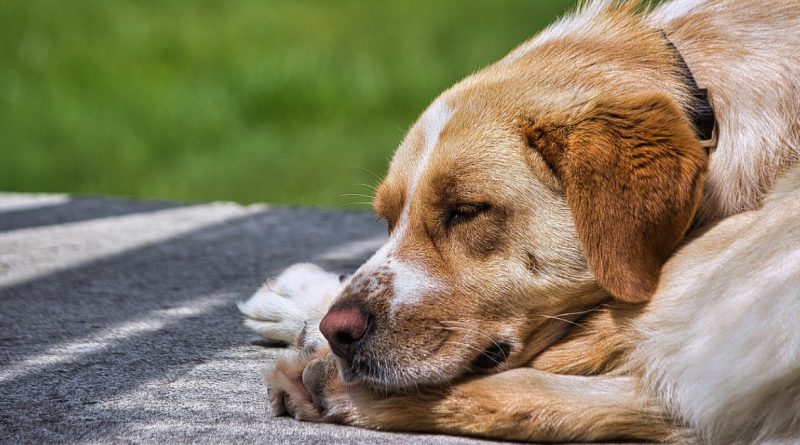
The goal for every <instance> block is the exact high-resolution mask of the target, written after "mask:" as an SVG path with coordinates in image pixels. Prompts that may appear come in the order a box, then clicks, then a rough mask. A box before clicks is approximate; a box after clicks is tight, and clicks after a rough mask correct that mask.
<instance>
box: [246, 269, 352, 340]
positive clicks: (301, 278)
mask: <svg viewBox="0 0 800 445" xmlns="http://www.w3.org/2000/svg"><path fill="white" fill-rule="evenodd" d="M342 286H343V279H342V277H341V276H339V275H337V274H334V273H331V272H326V271H324V270H322V269H320V268H319V267H318V266H316V265H314V264H310V263H299V264H295V265H293V266H291V267H289V268H288V269H286V270H285V271H283V272H282V273H281V274H280V275H278V276H277V277H276V278H273V279H271V280H269V281H268V282H267V283H266V284H265V285H264V286H262V287H261V289H259V290H258V291H257V292H256V293H255V294H254V295H253V296H252V297H250V299H249V300H247V301H246V302H241V303H239V304H238V306H239V311H241V313H242V314H243V315H244V317H245V318H244V320H243V323H244V325H245V326H246V327H248V328H250V329H252V330H254V331H256V332H257V333H258V334H259V335H261V336H262V337H265V338H267V339H269V340H275V341H279V342H282V343H288V344H291V343H292V342H293V341H294V339H295V338H296V337H297V336H298V335H299V334H300V333H301V331H302V330H303V327H304V326H305V324H306V321H307V320H310V319H315V318H319V317H321V316H322V315H323V314H324V313H325V312H326V311H327V310H328V307H329V306H330V304H331V301H333V299H334V298H335V297H336V295H337V294H338V293H339V291H340V290H341V288H342Z"/></svg>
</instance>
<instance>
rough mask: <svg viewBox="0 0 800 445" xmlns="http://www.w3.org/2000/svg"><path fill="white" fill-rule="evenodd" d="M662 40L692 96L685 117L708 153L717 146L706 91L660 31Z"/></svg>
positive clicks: (715, 128)
mask: <svg viewBox="0 0 800 445" xmlns="http://www.w3.org/2000/svg"><path fill="white" fill-rule="evenodd" d="M661 34H662V35H663V36H664V40H666V41H667V48H669V49H670V50H671V51H672V52H673V53H674V54H675V63H676V65H677V66H678V68H679V69H680V70H681V73H682V75H683V82H684V83H685V84H686V86H687V87H689V94H690V95H691V96H692V99H693V100H692V102H691V103H690V104H689V106H687V108H686V110H685V111H686V115H687V116H689V120H690V121H691V122H692V126H693V127H694V133H695V135H696V136H697V139H698V140H699V141H700V145H701V146H702V147H703V148H705V149H706V151H710V150H712V149H714V148H716V146H717V120H716V118H715V117H714V108H713V107H712V106H711V101H710V100H709V95H708V90H707V89H705V88H700V87H699V86H698V85H697V81H696V80H695V79H694V76H693V75H692V71H691V70H690V69H689V65H687V64H686V60H685V59H684V58H683V56H682V55H681V52H680V51H678V48H676V47H675V44H674V43H672V41H671V40H669V38H668V37H667V34H666V33H665V32H664V31H663V30H661Z"/></svg>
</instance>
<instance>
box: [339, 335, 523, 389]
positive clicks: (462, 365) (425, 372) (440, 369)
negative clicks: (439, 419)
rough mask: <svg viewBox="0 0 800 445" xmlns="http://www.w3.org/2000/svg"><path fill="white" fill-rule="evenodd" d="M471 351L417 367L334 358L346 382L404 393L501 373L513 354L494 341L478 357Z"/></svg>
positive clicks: (431, 360)
mask: <svg viewBox="0 0 800 445" xmlns="http://www.w3.org/2000/svg"><path fill="white" fill-rule="evenodd" d="M472 349H476V348H472ZM472 349H468V350H465V351H462V352H463V357H462V356H458V357H456V356H451V357H446V358H445V357H440V358H439V359H438V360H436V359H431V358H429V359H427V360H425V363H424V364H420V365H418V366H413V365H412V366H403V365H402V364H397V363H394V364H389V363H391V362H389V363H387V359H386V358H385V357H384V358H382V359H381V360H375V359H372V358H370V357H365V356H357V357H355V359H354V360H353V361H352V362H350V361H347V360H344V359H342V358H340V357H338V356H335V358H336V367H337V369H338V371H339V376H340V377H341V379H342V381H343V382H344V383H346V384H348V385H364V386H368V387H371V388H373V389H377V390H380V391H384V392H402V391H404V390H409V389H411V390H415V391H416V390H418V389H419V388H423V387H441V386H446V385H448V384H451V383H453V382H454V381H457V380H460V379H463V378H465V377H469V376H475V375H478V374H487V373H493V372H498V371H500V370H502V369H504V368H505V362H506V360H507V359H508V356H509V352H510V346H508V345H507V343H503V342H494V343H493V344H492V345H491V346H490V347H488V348H487V349H486V351H483V352H481V353H480V354H478V355H477V356H475V354H473V352H474V351H473V350H472Z"/></svg>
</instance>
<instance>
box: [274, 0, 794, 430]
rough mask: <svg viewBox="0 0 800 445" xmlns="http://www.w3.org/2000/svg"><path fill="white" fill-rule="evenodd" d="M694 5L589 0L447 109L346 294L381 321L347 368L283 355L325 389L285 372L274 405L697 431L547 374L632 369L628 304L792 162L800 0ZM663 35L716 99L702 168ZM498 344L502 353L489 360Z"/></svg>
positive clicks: (493, 424)
mask: <svg viewBox="0 0 800 445" xmlns="http://www.w3.org/2000/svg"><path fill="white" fill-rule="evenodd" d="M685 1H686V0H679V1H678V2H674V3H673V4H667V5H665V6H662V7H660V8H659V9H657V10H656V11H655V12H652V13H645V14H642V13H639V12H637V11H638V10H639V7H638V2H613V1H612V2H592V3H589V4H587V5H585V6H584V7H583V8H582V10H581V11H579V12H578V13H577V14H576V15H574V16H571V17H568V18H565V19H564V20H562V21H561V22H559V23H557V24H555V25H553V26H552V27H550V28H549V29H547V30H545V31H544V32H543V33H542V34H540V35H539V36H537V37H535V38H533V39H532V40H531V41H529V42H526V43H524V44H523V45H522V46H520V47H519V48H518V49H516V50H514V51H512V52H511V53H510V54H509V55H508V56H506V57H505V58H503V59H501V60H500V61H499V62H497V63H496V64H494V65H491V66H489V67H487V68H485V69H484V70H482V71H480V72H478V73H476V74H474V75H472V76H470V77H468V78H467V79H465V80H464V81H462V82H461V83H459V84H457V85H456V86H454V87H452V88H451V89H449V90H447V91H446V92H444V93H443V94H442V95H441V96H440V97H439V98H437V99H436V101H435V102H434V104H433V105H432V106H431V108H429V110H428V111H426V113H424V114H423V116H422V117H421V118H420V121H419V122H418V123H417V124H415V125H414V126H413V127H412V129H411V130H410V131H409V134H408V136H407V137H406V139H405V140H404V141H403V143H402V144H401V145H400V147H399V148H398V150H397V152H396V153H395V156H394V158H393V160H392V162H391V165H390V167H389V171H388V173H387V175H386V178H385V179H384V181H383V183H382V184H381V186H380V187H379V189H378V192H377V195H376V197H375V202H374V204H375V210H376V212H377V214H378V215H379V216H380V217H382V218H384V219H386V220H387V222H388V224H389V229H390V241H389V243H387V246H385V248H384V249H382V250H381V251H379V253H377V254H376V256H375V257H373V259H372V260H370V261H369V262H368V263H367V264H365V266H363V267H362V268H361V269H359V271H357V272H356V274H355V275H354V276H353V279H352V280H351V281H350V283H349V284H348V285H347V286H346V287H345V288H344V290H343V291H342V293H341V294H340V295H339V297H338V298H337V301H338V302H343V301H348V302H351V303H354V304H359V305H361V307H363V308H364V310H365V311H366V312H368V313H370V314H371V315H372V325H371V326H372V328H371V329H372V330H371V331H370V334H369V335H368V336H365V338H364V340H363V341H361V342H360V343H359V346H358V347H359V349H358V354H356V358H355V359H354V360H353V362H352V363H346V362H345V361H343V360H341V359H337V360H338V367H339V370H340V375H339V376H338V377H337V376H336V375H334V374H333V373H332V372H331V370H332V369H333V368H332V360H333V358H332V357H331V356H330V354H329V353H328V352H327V351H326V350H321V352H320V351H317V352H316V353H315V354H311V355H309V354H305V355H304V354H300V355H298V356H294V357H289V358H287V359H286V360H287V361H290V362H291V361H293V362H294V365H292V366H294V367H292V368H291V369H295V370H296V369H297V367H300V368H303V369H306V370H307V371H308V372H307V373H306V372H303V376H302V379H303V383H304V384H305V387H306V389H308V388H309V387H314V388H316V390H315V391H311V392H312V394H311V395H310V396H308V395H306V394H305V390H302V391H301V390H300V389H297V388H295V387H294V386H292V385H294V384H295V383H296V382H297V381H298V379H299V376H297V375H295V376H294V377H293V379H294V380H292V378H283V377H282V373H283V372H284V371H282V370H285V369H288V368H287V366H288V365H285V364H281V365H279V366H278V370H279V371H278V373H277V374H275V375H274V379H275V380H274V381H275V382H276V383H274V384H273V387H274V388H277V393H276V394H278V395H273V402H274V403H277V404H280V403H281V401H282V400H283V398H285V397H288V399H289V400H293V399H294V397H295V396H294V394H295V393H296V395H297V398H298V400H300V401H301V403H300V404H298V406H301V407H302V409H303V410H305V409H306V408H307V402H308V397H311V399H312V403H313V404H314V406H315V407H316V409H317V410H318V414H317V417H318V418H317V419H316V420H325V421H339V422H345V423H350V424H355V425H361V426H366V427H370V428H379V429H400V430H420V431H437V432H446V433H455V434H469V435H478V436H485V437H495V438H504V439H516V440H548V441H549V440H553V441H566V440H614V439H643V440H652V441H668V440H674V439H676V438H678V437H682V438H684V439H686V438H687V437H688V436H685V434H687V433H686V431H685V430H684V429H683V427H682V426H681V425H680V423H679V422H676V421H674V420H672V419H670V417H669V416H668V415H667V414H666V413H668V412H669V407H667V406H664V405H662V404H660V403H659V402H658V401H657V400H655V399H654V398H652V394H651V393H648V392H646V391H645V392H642V393H639V392H637V386H636V381H637V380H636V379H635V378H631V377H624V376H619V375H615V376H609V375H606V376H603V377H592V378H587V377H578V376H555V375H552V374H547V373H544V372H542V371H541V370H547V371H551V372H556V373H573V374H584V375H592V374H600V373H609V372H611V373H615V374H623V373H628V374H630V373H634V374H633V375H639V373H640V372H641V371H642V370H641V369H635V368H636V367H635V365H634V363H641V361H636V362H631V360H630V355H629V353H630V350H631V349H632V348H633V347H634V346H635V345H636V343H637V342H638V340H639V336H638V335H637V334H635V333H634V330H633V329H632V327H631V326H632V325H633V323H634V322H635V320H637V319H639V318H640V317H641V316H642V314H646V313H647V310H648V309H647V307H648V306H645V305H642V304H639V305H636V304H631V303H642V302H646V301H647V300H648V299H649V298H650V297H651V296H652V295H653V292H654V291H655V290H656V288H657V286H658V283H659V279H660V278H659V277H660V275H659V274H660V272H661V268H662V265H663V264H664V262H665V261H667V260H668V258H669V257H670V255H672V253H673V252H674V250H675V249H676V247H677V246H678V244H679V243H680V242H681V241H682V240H683V239H684V234H685V232H686V231H687V228H688V227H689V225H690V224H694V225H693V227H694V230H695V232H694V233H693V234H692V236H696V235H697V234H699V233H701V231H702V230H706V229H708V228H709V227H711V226H712V225H713V224H714V223H715V222H717V221H719V220H720V219H721V218H724V217H727V216H730V215H733V214H736V213H738V212H742V211H746V210H753V209H756V208H758V206H760V205H761V202H762V199H763V196H764V194H765V193H766V192H767V191H769V190H770V188H771V187H772V184H773V182H774V180H775V178H776V177H778V176H779V175H780V174H781V172H783V171H785V170H786V169H788V168H789V167H790V166H792V165H794V164H796V162H797V160H798V158H799V157H800V156H798V153H800V124H798V119H797V116H798V115H800V59H799V58H798V57H800V56H798V51H797V48H798V47H800V2H798V1H796V0H792V1H785V2H778V3H772V2H759V1H755V0H727V1H726V0H719V1H710V2H706V3H702V4H700V5H697V6H695V7H694V9H691V10H686V11H684V10H682V9H681V6H680V4H681V3H682V2H685ZM767 12H768V13H767ZM662 30H663V31H664V32H665V33H666V35H667V36H668V37H669V39H670V40H671V41H672V42H673V43H674V44H675V46H676V47H677V48H678V50H679V51H680V53H681V55H682V56H683V57H684V58H685V60H686V62H687V63H688V65H689V67H690V68H691V69H692V72H693V73H694V75H695V77H696V78H697V81H698V82H699V83H700V85H701V86H704V87H707V88H708V89H709V91H710V92H711V94H712V101H713V105H714V108H715V112H716V115H717V119H718V123H719V144H718V146H717V147H716V149H715V150H714V151H713V152H712V153H711V156H710V159H709V158H707V157H706V155H705V153H704V152H703V150H702V149H701V148H700V145H699V143H698V141H697V140H696V139H695V138H694V135H693V132H692V128H691V126H690V122H689V120H688V119H687V117H686V116H685V114H684V111H683V110H684V109H685V108H686V107H687V105H688V104H689V98H688V97H687V87H686V85H685V84H684V83H683V81H682V77H681V72H680V70H679V69H678V68H677V65H676V57H677V56H676V54H675V53H674V52H673V51H671V50H670V49H669V47H668V46H667V44H666V43H667V42H666V41H665V40H664V37H663V34H662ZM704 178H707V179H705V180H704ZM701 190H702V192H701ZM453 215H457V218H455V219H453ZM448 221H457V223H454V224H449V223H448ZM684 241H685V240H684ZM720 248H724V247H723V246H720ZM408 270H411V272H408ZM500 343H502V344H504V345H507V346H508V347H509V353H508V354H507V357H504V360H502V363H499V364H498V365H497V366H494V367H491V368H490V369H476V367H475V365H474V363H475V360H476V359H477V358H480V357H481V354H483V353H484V352H483V351H486V350H487V348H491V347H492V346H493V344H494V345H498V344H500ZM326 363H327V364H326ZM306 365H308V367H306ZM526 367H528V368H526ZM530 367H533V368H538V369H539V370H536V369H530ZM514 368H522V369H514ZM365 369H366V370H369V371H368V372H367V371H365ZM480 373H495V374H494V375H489V376H482V377H476V376H475V375H476V374H480ZM268 379H269V380H270V381H273V377H268ZM281 382H283V383H281ZM292 382H294V383H292ZM321 382H322V383H321ZM301 389H302V388H301ZM412 389H418V390H419V393H414V394H413V395H412V394H409V393H404V391H409V390H412ZM648 394H651V395H648ZM382 395H385V397H384V396H382ZM279 399H280V400H279ZM302 416H303V417H305V418H308V417H309V416H308V415H307V414H303V415H302ZM687 440H688V439H687Z"/></svg>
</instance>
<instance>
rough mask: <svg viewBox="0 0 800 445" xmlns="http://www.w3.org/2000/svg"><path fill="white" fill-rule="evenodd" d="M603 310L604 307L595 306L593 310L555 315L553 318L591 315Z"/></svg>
mask: <svg viewBox="0 0 800 445" xmlns="http://www.w3.org/2000/svg"><path fill="white" fill-rule="evenodd" d="M602 308H603V305H602V304H601V305H599V306H595V307H593V308H591V309H587V310H585V311H576V312H564V313H561V314H555V315H553V316H554V317H564V316H566V315H585V314H591V313H592V312H595V311H599V310H600V309H602Z"/></svg>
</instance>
